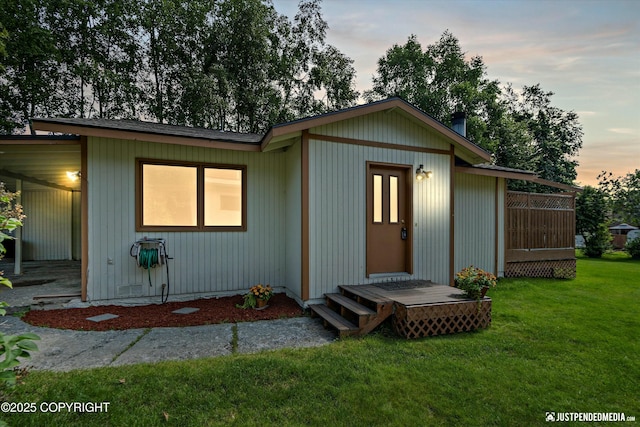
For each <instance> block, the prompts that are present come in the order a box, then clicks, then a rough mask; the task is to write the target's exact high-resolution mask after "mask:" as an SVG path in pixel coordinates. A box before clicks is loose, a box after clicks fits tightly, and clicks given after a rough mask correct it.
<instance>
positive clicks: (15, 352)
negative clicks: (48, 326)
mask: <svg viewBox="0 0 640 427" xmlns="http://www.w3.org/2000/svg"><path fill="white" fill-rule="evenodd" d="M39 339H40V337H39V336H37V335H36V334H33V333H25V334H20V335H5V334H3V333H0V358H2V359H0V383H3V384H6V385H8V386H14V385H15V384H16V373H15V371H14V368H15V367H16V366H18V365H19V364H20V361H19V360H18V358H20V359H28V358H30V357H31V353H30V352H33V351H38V346H37V345H36V344H35V343H34V341H37V340H39Z"/></svg>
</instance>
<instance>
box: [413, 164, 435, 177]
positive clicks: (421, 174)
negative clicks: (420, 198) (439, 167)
mask: <svg viewBox="0 0 640 427" xmlns="http://www.w3.org/2000/svg"><path fill="white" fill-rule="evenodd" d="M431 175H433V172H431V171H425V170H424V165H420V167H419V168H418V169H416V180H417V181H422V180H423V179H425V178H431Z"/></svg>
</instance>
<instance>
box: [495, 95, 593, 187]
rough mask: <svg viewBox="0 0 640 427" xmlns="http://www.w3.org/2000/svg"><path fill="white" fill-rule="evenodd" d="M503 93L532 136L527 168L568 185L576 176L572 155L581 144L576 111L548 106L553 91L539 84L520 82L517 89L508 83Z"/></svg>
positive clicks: (576, 164) (511, 110)
mask: <svg viewBox="0 0 640 427" xmlns="http://www.w3.org/2000/svg"><path fill="white" fill-rule="evenodd" d="M505 93H506V97H507V99H508V106H509V111H510V113H511V115H512V117H513V118H514V120H515V121H516V122H517V123H522V124H524V125H525V126H526V128H527V130H528V131H529V134H530V135H531V138H532V140H531V144H532V147H533V153H532V154H533V155H532V157H531V158H530V160H529V164H530V169H531V170H533V171H535V172H537V173H538V174H539V175H540V177H541V178H544V179H548V180H550V181H556V182H560V183H563V184H569V185H571V184H572V183H573V181H574V180H575V179H576V176H577V173H576V167H577V166H578V162H577V161H576V160H575V157H576V156H577V155H578V151H579V150H580V148H582V135H583V132H582V126H581V125H580V123H579V121H578V115H577V114H576V113H575V112H573V111H563V110H562V109H560V108H557V107H554V106H552V105H551V97H552V96H553V92H545V91H544V90H542V88H541V87H540V85H539V84H536V85H533V86H524V87H523V88H522V91H521V92H520V93H517V92H516V91H515V90H514V89H513V87H512V86H511V85H508V86H507V88H506V90H505Z"/></svg>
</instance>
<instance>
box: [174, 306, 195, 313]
mask: <svg viewBox="0 0 640 427" xmlns="http://www.w3.org/2000/svg"><path fill="white" fill-rule="evenodd" d="M196 311H200V309H199V308H194V307H182V308H179V309H177V310H173V311H172V313H175V314H191V313H195V312H196Z"/></svg>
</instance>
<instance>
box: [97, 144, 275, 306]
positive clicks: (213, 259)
mask: <svg viewBox="0 0 640 427" xmlns="http://www.w3.org/2000/svg"><path fill="white" fill-rule="evenodd" d="M137 157H140V158H154V159H167V160H183V161H195V162H203V163H225V164H238V165H247V198H248V201H247V209H248V210H247V216H248V218H247V231H246V232H147V233H136V231H135V200H136V195H135V159H136V158H137ZM87 161H88V184H89V242H90V248H89V277H88V286H87V294H88V298H89V299H91V300H101V299H111V298H120V297H129V296H159V295H160V293H161V287H160V285H161V284H162V283H166V281H167V280H166V273H165V270H164V269H159V268H156V269H154V270H152V274H151V281H152V283H153V286H151V287H150V286H149V283H148V276H147V272H146V271H144V270H142V269H140V268H138V267H137V266H136V265H135V262H134V259H133V258H131V257H130V256H129V248H130V246H131V245H132V244H133V242H134V241H135V240H137V239H140V238H142V237H144V236H147V237H149V238H152V237H163V238H165V239H166V240H167V249H168V253H169V255H170V256H172V257H174V259H173V260H171V261H170V264H169V267H170V275H171V277H170V279H171V293H172V294H195V293H209V292H233V291H238V290H245V289H247V288H249V287H250V286H252V285H253V284H256V283H268V284H271V285H273V286H284V285H285V276H284V272H285V245H284V243H283V238H282V236H283V233H284V226H285V209H284V197H285V191H284V189H283V188H284V187H283V183H284V176H285V165H286V156H285V153H282V152H278V153H246V152H235V151H226V150H216V149H206V148H195V147H184V146H176V145H168V144H154V143H147V142H134V141H123V140H112V139H102V138H90V139H89V141H88V156H87ZM110 261H111V262H112V263H110Z"/></svg>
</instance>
